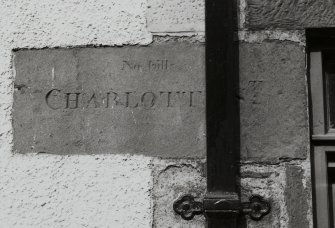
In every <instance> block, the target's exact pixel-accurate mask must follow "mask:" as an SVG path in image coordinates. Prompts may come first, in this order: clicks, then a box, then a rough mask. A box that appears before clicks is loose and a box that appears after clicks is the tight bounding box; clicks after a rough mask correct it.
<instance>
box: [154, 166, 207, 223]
mask: <svg viewBox="0 0 335 228" xmlns="http://www.w3.org/2000/svg"><path fill="white" fill-rule="evenodd" d="M154 163H155V168H154V172H153V173H154V188H153V201H154V214H153V226H152V227H154V228H169V227H192V228H203V227H205V217H204V216H203V215H197V216H195V217H194V218H193V219H192V220H190V221H186V220H183V219H182V218H181V216H180V215H178V214H176V213H175V212H174V211H173V202H174V201H175V200H177V199H178V198H179V197H180V196H182V195H184V194H191V195H193V196H194V197H196V201H201V200H202V198H203V196H204V194H205V193H206V177H205V176H204V170H203V168H204V165H203V164H202V163H201V162H183V161H180V162H178V163H173V162H166V161H160V162H157V161H156V162H154Z"/></svg>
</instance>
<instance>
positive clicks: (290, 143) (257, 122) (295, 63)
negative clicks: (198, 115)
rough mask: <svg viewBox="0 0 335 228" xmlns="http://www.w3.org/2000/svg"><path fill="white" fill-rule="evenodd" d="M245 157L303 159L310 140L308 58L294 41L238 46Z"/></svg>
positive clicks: (273, 159) (268, 159)
mask: <svg viewBox="0 0 335 228" xmlns="http://www.w3.org/2000/svg"><path fill="white" fill-rule="evenodd" d="M240 98H241V100H240V108H241V157H242V159H243V160H257V161H277V160H279V159H292V158H305V157H306V154H307V148H308V145H309V141H308V134H309V132H308V126H307V124H308V117H307V94H306V70H305V54H304V49H303V47H302V46H299V45H298V44H295V43H293V42H286V41H285V42H280V43H279V42H274V41H273V42H268V41H265V42H262V43H252V44H251V43H241V45H240Z"/></svg>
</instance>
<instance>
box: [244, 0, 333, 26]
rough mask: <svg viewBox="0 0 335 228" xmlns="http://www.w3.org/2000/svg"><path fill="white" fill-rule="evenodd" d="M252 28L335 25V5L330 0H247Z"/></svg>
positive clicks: (249, 24)
mask: <svg viewBox="0 0 335 228" xmlns="http://www.w3.org/2000/svg"><path fill="white" fill-rule="evenodd" d="M246 2H247V6H246V12H245V13H246V27H247V28H250V29H265V28H266V29H274V28H285V29H304V28H306V27H334V26H335V5H334V2H333V1H329V0H317V1H310V0H302V1H300V0H299V1H298V0H266V1H264V0H246Z"/></svg>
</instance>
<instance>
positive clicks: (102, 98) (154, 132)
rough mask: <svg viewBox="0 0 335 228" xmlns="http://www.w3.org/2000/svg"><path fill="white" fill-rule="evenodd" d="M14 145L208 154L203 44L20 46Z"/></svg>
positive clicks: (33, 149)
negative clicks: (42, 48)
mask: <svg viewBox="0 0 335 228" xmlns="http://www.w3.org/2000/svg"><path fill="white" fill-rule="evenodd" d="M14 64H15V71H16V74H15V92H14V107H13V125H14V151H15V152H19V153H27V152H46V153H55V154H76V153H79V154H97V153H130V154H144V155H150V156H160V157H203V156H204V155H205V136H204V133H205V99H204V98H205V94H204V93H205V91H204V90H205V88H204V87H205V86H204V79H205V72H204V47H203V46H202V45H201V44H190V43H186V42H185V43H169V44H158V45H150V46H147V47H136V46H133V47H114V48H78V49H45V50H21V51H17V52H15V58H14Z"/></svg>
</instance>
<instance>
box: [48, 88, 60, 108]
mask: <svg viewBox="0 0 335 228" xmlns="http://www.w3.org/2000/svg"><path fill="white" fill-rule="evenodd" d="M60 92H61V91H60V90H59V89H52V90H50V91H49V92H48V93H47V94H46V96H45V102H46V104H47V105H48V107H49V108H51V109H53V110H57V109H60V108H61V106H54V105H52V104H51V101H50V99H51V96H53V97H58V96H59V93H60Z"/></svg>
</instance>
